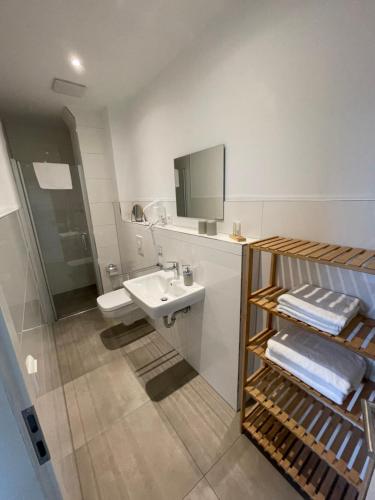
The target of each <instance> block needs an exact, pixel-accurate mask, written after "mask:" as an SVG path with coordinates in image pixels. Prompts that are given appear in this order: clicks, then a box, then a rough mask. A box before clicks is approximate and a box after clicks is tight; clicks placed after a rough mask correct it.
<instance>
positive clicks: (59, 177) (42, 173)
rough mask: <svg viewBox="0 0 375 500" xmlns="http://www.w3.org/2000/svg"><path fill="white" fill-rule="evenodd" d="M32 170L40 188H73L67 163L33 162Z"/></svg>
mask: <svg viewBox="0 0 375 500" xmlns="http://www.w3.org/2000/svg"><path fill="white" fill-rule="evenodd" d="M33 166H34V172H35V175H36V178H37V181H38V184H39V186H40V187H41V188H42V189H73V186H72V177H71V175H70V169H69V165H68V164H67V163H47V162H44V163H38V162H34V163H33Z"/></svg>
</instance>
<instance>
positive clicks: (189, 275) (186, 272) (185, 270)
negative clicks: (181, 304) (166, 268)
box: [182, 264, 193, 286]
mask: <svg viewBox="0 0 375 500" xmlns="http://www.w3.org/2000/svg"><path fill="white" fill-rule="evenodd" d="M182 276H183V278H184V285H185V286H191V285H192V284H193V269H192V268H191V265H190V264H185V265H184V264H183V265H182Z"/></svg>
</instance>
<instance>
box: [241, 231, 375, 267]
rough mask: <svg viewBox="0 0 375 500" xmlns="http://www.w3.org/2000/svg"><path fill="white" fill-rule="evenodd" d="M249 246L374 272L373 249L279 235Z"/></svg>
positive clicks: (374, 252) (374, 254) (374, 255)
mask: <svg viewBox="0 0 375 500" xmlns="http://www.w3.org/2000/svg"><path fill="white" fill-rule="evenodd" d="M250 247H251V248H254V249H255V250H261V251H265V252H271V253H275V254H279V255H284V256H290V257H295V258H299V259H303V260H309V261H313V262H320V263H321V264H326V265H330V266H336V267H343V268H347V269H352V270H354V271H360V272H364V273H368V274H375V250H366V249H364V248H355V247H349V246H343V245H335V244H330V243H319V242H315V241H309V240H299V239H295V238H286V237H281V236H272V237H270V238H267V239H264V240H260V241H256V242H254V243H251V244H250Z"/></svg>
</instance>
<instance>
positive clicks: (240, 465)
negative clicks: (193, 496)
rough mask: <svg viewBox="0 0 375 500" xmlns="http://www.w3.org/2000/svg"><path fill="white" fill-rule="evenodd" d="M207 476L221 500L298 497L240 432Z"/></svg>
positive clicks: (288, 499)
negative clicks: (238, 436) (239, 435)
mask: <svg viewBox="0 0 375 500" xmlns="http://www.w3.org/2000/svg"><path fill="white" fill-rule="evenodd" d="M206 478H207V480H208V482H209V483H210V485H211V487H212V488H213V490H214V491H215V493H216V495H217V496H218V497H219V498H220V499H221V500H233V499H234V498H241V499H242V500H245V499H255V500H269V499H270V498H275V499H276V498H277V500H284V499H285V500H293V499H296V500H297V499H301V496H300V495H299V494H298V493H297V492H296V490H295V489H294V488H293V487H292V486H291V485H290V484H289V483H288V482H287V481H286V479H285V478H284V477H283V476H282V475H281V474H280V473H279V472H278V471H277V470H276V469H275V468H274V467H273V466H272V464H271V463H270V462H269V461H268V460H267V459H266V458H265V457H264V456H263V455H262V454H261V453H260V451H259V450H258V449H257V448H256V447H255V446H254V445H253V444H252V443H251V442H250V441H249V440H248V439H247V438H246V437H245V436H243V435H242V436H241V437H240V438H239V439H238V440H237V441H236V442H235V444H234V445H233V446H232V447H231V448H230V449H229V450H228V451H227V452H226V453H225V455H224V456H223V457H222V458H221V459H220V460H219V462H218V463H217V464H216V465H214V467H213V468H212V469H211V470H210V471H209V472H208V474H207V476H206Z"/></svg>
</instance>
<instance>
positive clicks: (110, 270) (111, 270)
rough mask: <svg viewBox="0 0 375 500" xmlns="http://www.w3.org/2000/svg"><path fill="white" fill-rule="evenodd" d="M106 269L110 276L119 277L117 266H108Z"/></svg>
mask: <svg viewBox="0 0 375 500" xmlns="http://www.w3.org/2000/svg"><path fill="white" fill-rule="evenodd" d="M105 269H106V271H107V273H108V274H109V275H110V276H117V275H118V268H117V266H116V264H108V266H107V267H106V268H105Z"/></svg>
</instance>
